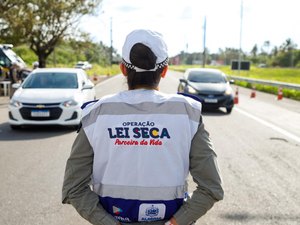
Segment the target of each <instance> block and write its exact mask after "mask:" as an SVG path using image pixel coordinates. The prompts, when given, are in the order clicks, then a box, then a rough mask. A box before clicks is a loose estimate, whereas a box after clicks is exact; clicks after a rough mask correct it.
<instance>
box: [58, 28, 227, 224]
mask: <svg viewBox="0 0 300 225" xmlns="http://www.w3.org/2000/svg"><path fill="white" fill-rule="evenodd" d="M120 68H121V71H122V73H123V74H124V75H125V77H126V79H127V83H128V91H122V92H119V93H117V94H114V95H109V96H105V97H103V98H101V99H100V100H98V101H96V102H93V103H91V104H88V105H87V106H86V107H85V108H84V109H83V117H82V128H81V129H80V131H79V134H78V136H77V138H76V140H75V141H74V144H73V146H72V151H71V155H70V157H69V159H68V161H67V164H66V171H65V178H64V184H63V192H62V194H63V196H62V202H63V203H69V204H72V205H73V206H74V207H75V208H76V210H77V211H78V213H79V214H80V215H81V216H82V217H83V218H85V219H86V220H88V221H89V222H90V223H92V224H98V225H114V224H116V225H117V224H136V225H137V224H149V225H164V224H174V225H189V224H193V223H194V222H195V221H196V220H197V219H199V218H200V217H201V216H203V215H204V214H205V213H206V212H207V211H208V210H209V209H210V208H211V207H212V206H213V204H214V203H215V202H217V201H219V200H221V199H223V188H222V181H221V176H220V173H219V169H218V165H217V160H216V154H215V152H214V150H213V145H212V143H211V140H210V138H209V134H208V132H207V131H206V130H205V129H204V124H203V121H202V115H201V103H199V102H198V101H196V100H194V99H192V98H188V97H184V96H182V95H177V94H172V95H170V94H164V93H162V92H160V91H159V90H158V87H159V82H160V79H161V78H164V77H165V75H166V72H167V68H168V53H167V46H166V44H165V42H164V40H163V38H162V35H161V34H159V33H157V32H154V31H150V30H134V31H132V32H131V33H130V34H129V35H128V36H127V38H126V40H125V43H124V46H123V49H122V63H121V64H120ZM189 172H190V174H191V176H192V177H193V180H194V181H195V182H196V184H197V188H196V190H194V192H193V194H192V196H191V197H189V195H188V194H187V177H188V174H189Z"/></svg>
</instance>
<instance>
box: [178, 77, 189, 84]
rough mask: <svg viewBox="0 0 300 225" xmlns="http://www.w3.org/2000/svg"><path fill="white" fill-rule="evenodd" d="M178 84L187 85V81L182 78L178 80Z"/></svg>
mask: <svg viewBox="0 0 300 225" xmlns="http://www.w3.org/2000/svg"><path fill="white" fill-rule="evenodd" d="M179 82H180V83H185V84H187V81H186V80H185V79H183V78H180V79H179Z"/></svg>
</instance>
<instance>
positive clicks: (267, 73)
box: [170, 65, 300, 101]
mask: <svg viewBox="0 0 300 225" xmlns="http://www.w3.org/2000/svg"><path fill="white" fill-rule="evenodd" d="M191 67H194V68H196V67H199V65H198V66H197V65H179V66H173V65H171V66H170V69H171V70H176V71H181V72H184V71H185V70H186V69H187V68H191ZM208 67H209V68H216V69H220V70H221V71H223V72H224V73H225V74H228V75H234V76H241V77H247V78H254V79H261V80H272V81H280V82H287V83H293V84H300V69H297V68H295V69H292V68H256V67H254V66H252V67H251V68H250V70H249V71H240V72H239V71H233V70H231V68H230V66H218V67H211V66H208ZM235 84H236V85H239V86H242V87H246V88H252V85H251V84H250V83H248V82H244V81H235ZM255 88H256V90H259V91H263V92H267V93H271V94H275V95H277V93H278V88H277V87H272V86H266V85H259V84H257V85H255ZM283 96H284V97H286V98H291V99H294V100H298V101H300V91H297V90H290V89H283Z"/></svg>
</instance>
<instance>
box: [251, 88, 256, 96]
mask: <svg viewBox="0 0 300 225" xmlns="http://www.w3.org/2000/svg"><path fill="white" fill-rule="evenodd" d="M255 97H256V90H255V86H253V88H252V91H251V94H250V98H255Z"/></svg>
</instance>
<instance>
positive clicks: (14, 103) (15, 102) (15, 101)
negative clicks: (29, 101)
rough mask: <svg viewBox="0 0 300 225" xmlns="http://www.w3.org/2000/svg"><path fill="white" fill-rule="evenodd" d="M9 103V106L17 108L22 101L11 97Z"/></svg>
mask: <svg viewBox="0 0 300 225" xmlns="http://www.w3.org/2000/svg"><path fill="white" fill-rule="evenodd" d="M9 105H11V106H13V107H17V108H19V107H21V106H22V103H21V102H19V101H17V100H14V99H11V100H10V101H9Z"/></svg>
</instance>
